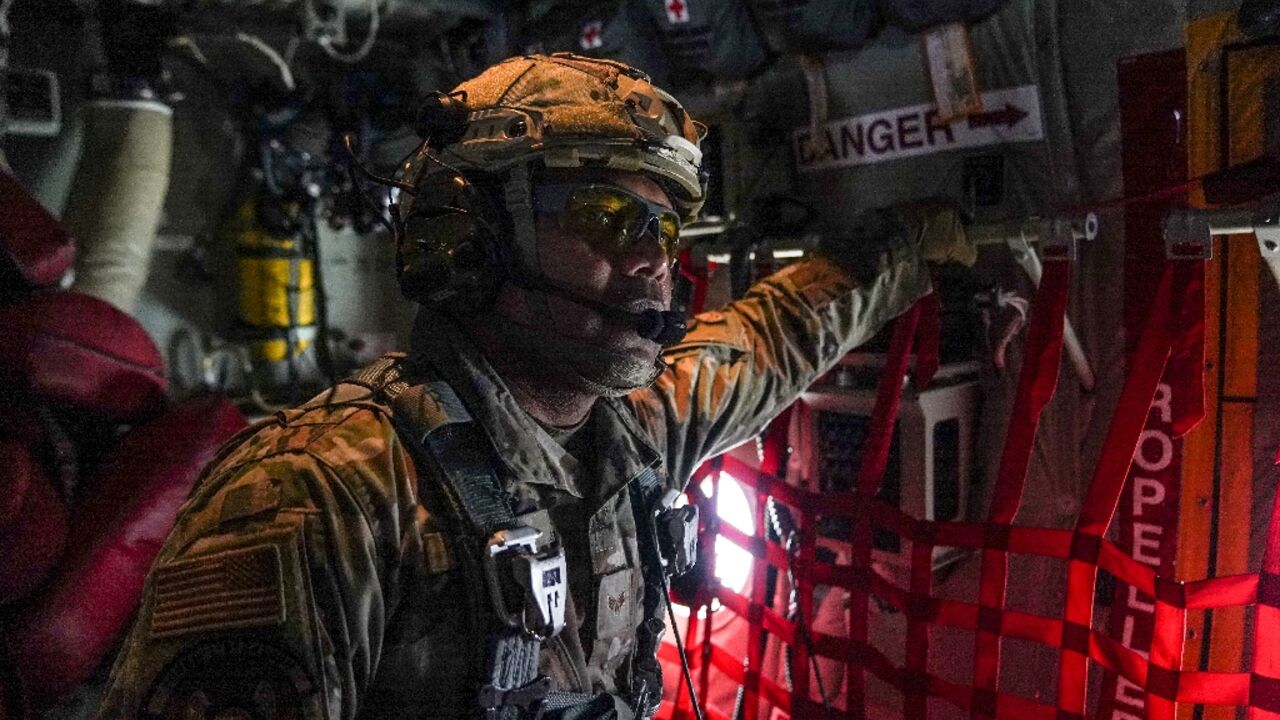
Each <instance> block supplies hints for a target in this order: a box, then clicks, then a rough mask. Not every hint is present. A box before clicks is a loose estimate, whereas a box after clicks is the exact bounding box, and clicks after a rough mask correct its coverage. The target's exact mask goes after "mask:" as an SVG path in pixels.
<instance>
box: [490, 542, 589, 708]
mask: <svg viewBox="0 0 1280 720" xmlns="http://www.w3.org/2000/svg"><path fill="white" fill-rule="evenodd" d="M540 537H542V531H541V530H537V529H535V528H531V527H526V526H518V527H513V528H509V529H506V530H499V531H498V532H496V533H494V534H493V536H492V537H490V538H489V542H488V543H487V544H486V546H485V550H486V552H485V553H484V566H485V577H486V579H487V580H488V586H489V597H490V599H491V600H492V601H493V610H494V612H495V613H496V614H497V616H498V618H499V619H501V620H502V622H504V623H505V624H506V625H507V626H509V627H512V628H516V629H519V630H522V631H524V632H525V633H526V634H528V635H530V636H532V637H535V638H537V639H538V640H546V639H547V638H550V637H553V636H555V635H556V634H557V633H559V632H560V630H561V629H563V628H564V604H565V596H566V594H567V588H568V580H569V578H568V570H567V569H566V566H565V561H564V550H563V549H562V548H561V547H560V544H559V543H556V544H554V545H552V546H550V547H548V548H547V549H545V550H543V551H542V552H538V538H540ZM504 580H505V581H504ZM511 580H514V583H513V582H511ZM510 692H515V691H510Z"/></svg>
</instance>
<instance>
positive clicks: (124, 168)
mask: <svg viewBox="0 0 1280 720" xmlns="http://www.w3.org/2000/svg"><path fill="white" fill-rule="evenodd" d="M81 113H82V114H83V117H84V145H83V149H82V151H81V155H80V163H79V165H78V166H77V167H76V172H75V176H74V178H73V179H72V181H71V190H70V193H69V194H68V197H67V207H66V211H65V212H64V213H63V221H64V223H65V224H66V226H67V230H68V231H69V232H70V233H71V235H72V236H73V237H75V238H76V239H77V241H78V248H77V250H78V251H77V253H76V268H75V282H74V283H73V285H72V289H74V290H79V291H81V292H85V293H88V294H90V295H94V296H96V297H99V298H101V299H103V300H106V301H107V302H110V303H111V304H113V305H115V306H116V307H118V308H120V309H121V310H124V311H125V312H132V311H133V309H134V306H135V305H136V303H137V300H138V296H139V295H140V294H141V293H142V287H143V285H145V284H146V281H147V272H148V270H149V269H150V267H151V251H152V248H153V247H154V245H155V238H156V230H157V228H158V227H159V225H160V213H161V210H162V209H163V207H164V199H165V195H166V194H167V193H168V190H169V163H170V160H171V155H172V152H173V111H172V110H171V109H170V108H169V107H168V106H166V105H164V104H163V103H159V102H147V101H129V102H118V101H98V102H92V103H88V104H86V105H85V106H84V108H83V109H82V110H81Z"/></svg>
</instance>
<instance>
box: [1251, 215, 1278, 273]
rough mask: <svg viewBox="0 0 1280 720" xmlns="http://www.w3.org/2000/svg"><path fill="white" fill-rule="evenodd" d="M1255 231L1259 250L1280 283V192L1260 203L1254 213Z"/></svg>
mask: <svg viewBox="0 0 1280 720" xmlns="http://www.w3.org/2000/svg"><path fill="white" fill-rule="evenodd" d="M1253 232H1254V234H1255V235H1257V236H1258V252H1260V253H1261V254H1262V260H1263V261H1264V262H1266V263H1267V267H1269V268H1271V275H1272V276H1273V277H1274V278H1275V279H1276V283H1278V284H1280V194H1277V195H1271V196H1270V197H1267V198H1264V199H1263V200H1262V202H1260V203H1258V207H1257V209H1256V210H1255V211H1254V213H1253Z"/></svg>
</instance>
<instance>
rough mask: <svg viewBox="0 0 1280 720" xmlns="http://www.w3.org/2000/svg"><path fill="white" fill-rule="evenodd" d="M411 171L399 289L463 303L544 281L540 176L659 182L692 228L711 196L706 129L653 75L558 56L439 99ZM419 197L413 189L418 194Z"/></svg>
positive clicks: (497, 71)
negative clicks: (519, 279)
mask: <svg viewBox="0 0 1280 720" xmlns="http://www.w3.org/2000/svg"><path fill="white" fill-rule="evenodd" d="M428 110H429V112H426V113H424V115H423V116H422V119H421V121H420V123H419V125H420V127H419V132H420V134H421V135H422V136H423V138H424V141H423V143H422V145H421V146H420V147H419V148H418V150H417V151H416V153H415V154H414V156H413V157H412V159H410V160H409V161H408V162H407V163H406V164H405V166H404V167H403V168H402V170H403V174H402V176H401V179H402V181H403V182H402V183H401V186H402V188H404V189H405V190H406V193H405V194H406V195H408V196H409V197H404V196H402V199H401V201H400V203H399V210H400V216H401V228H402V229H401V231H400V233H399V234H400V237H399V238H398V242H399V254H400V280H401V287H402V290H403V291H404V292H405V294H406V295H407V296H409V297H410V298H411V299H414V300H419V301H425V302H428V303H432V304H435V303H438V302H441V301H444V300H449V299H453V298H457V297H460V296H461V297H463V298H465V299H467V300H468V302H467V303H466V304H468V305H470V304H474V303H480V302H483V301H484V298H486V297H489V296H491V295H492V291H493V290H494V289H495V287H496V285H497V284H498V283H500V282H501V280H502V279H503V278H504V277H506V278H508V279H511V278H513V274H514V275H518V274H521V273H524V274H532V275H533V276H534V277H536V276H539V275H541V270H540V268H539V267H538V261H537V252H536V236H535V232H534V217H533V209H532V199H531V193H532V179H533V174H534V172H535V171H537V170H538V169H539V168H540V167H541V168H549V169H556V168H609V169H617V170H626V171H632V172H640V173H644V174H646V175H648V176H649V177H651V178H653V179H654V180H656V181H658V182H659V183H660V184H661V185H662V186H663V189H664V190H666V192H667V195H668V196H669V197H670V199H671V202H672V204H673V207H674V208H675V209H676V210H677V211H678V212H679V213H680V215H681V217H682V218H683V220H684V221H685V222H689V221H691V220H693V219H694V218H695V217H696V216H697V213H698V210H699V209H700V208H701V206H702V202H703V199H704V198H705V196H706V183H707V178H706V174H705V173H703V171H702V167H701V164H702V151H701V150H700V149H699V143H700V142H701V140H702V138H703V136H704V135H705V134H706V128H705V127H704V126H703V125H702V124H701V123H698V122H695V121H694V120H693V119H691V118H690V117H689V115H688V114H687V113H686V112H685V110H684V108H683V107H682V106H681V105H680V103H679V102H677V101H676V99H675V98H673V97H672V96H671V95H669V94H667V93H666V92H664V91H663V90H661V89H659V88H657V87H654V86H653V85H652V84H651V83H650V82H649V78H648V76H647V75H645V74H644V73H643V72H641V71H639V70H636V69H635V68H632V67H630V66H628V65H625V64H623V63H620V62H616V61H612V60H603V59H594V58H587V57H581V56H578V55H573V54H570V53H556V54H554V55H550V56H545V55H526V56H522V57H515V58H511V59H509V60H506V61H503V62H501V63H499V64H497V65H494V66H493V67H491V68H489V69H488V70H486V71H485V72H483V73H481V74H480V75H478V76H477V77H475V78H473V79H471V80H468V81H466V82H464V83H462V84H461V85H459V86H458V87H457V88H455V89H454V90H453V91H452V92H451V93H449V94H448V95H447V96H437V97H436V99H435V103H434V104H432V105H431V106H430V107H429V108H428ZM410 188H411V190H410Z"/></svg>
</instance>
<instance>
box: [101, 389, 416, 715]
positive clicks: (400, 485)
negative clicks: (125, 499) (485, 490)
mask: <svg viewBox="0 0 1280 720" xmlns="http://www.w3.org/2000/svg"><path fill="white" fill-rule="evenodd" d="M413 477H414V475H413V468H412V467H411V461H410V460H409V459H408V456H407V455H406V453H405V452H404V450H403V448H402V447H400V446H399V443H398V442H397V439H396V435H395V432H394V431H393V429H392V427H391V425H390V422H389V420H388V419H387V418H386V416H385V415H382V414H380V413H377V412H373V411H370V410H369V409H367V408H362V407H358V406H350V405H347V406H336V407H323V406H322V407H316V408H312V409H309V410H308V409H301V410H294V411H288V412H286V413H281V414H280V415H278V416H277V418H276V419H274V420H271V421H267V422H265V423H262V424H259V425H257V426H255V427H254V428H251V429H250V430H247V431H246V433H245V435H243V436H242V437H241V438H239V439H238V441H237V442H236V444H234V445H233V446H231V447H230V449H228V450H224V454H223V456H222V457H221V459H220V460H219V461H218V462H216V463H215V464H214V465H212V466H211V469H210V470H209V471H208V472H207V475H206V477H205V478H204V479H203V481H202V482H201V484H200V485H199V486H198V488H197V490H196V492H195V493H193V495H192V497H191V498H190V499H189V500H188V501H187V503H186V504H185V505H184V506H183V508H182V509H181V511H180V514H179V517H178V520H177V523H176V525H175V527H174V529H173V532H172V533H171V534H170V535H169V537H168V539H167V540H166V542H165V545H164V547H163V549H162V550H161V552H160V555H159V557H158V558H157V561H156V563H155V565H154V566H153V569H152V572H151V575H150V576H149V578H148V580H147V587H146V590H145V592H144V596H143V602H142V607H141V610H140V612H139V614H138V617H137V619H136V620H135V623H134V626H133V628H132V629H131V631H130V635H129V637H128V640H127V641H126V643H125V645H124V647H123V649H122V650H121V653H120V655H119V657H118V659H117V661H116V665H115V667H114V669H113V671H112V677H111V681H110V686H109V689H108V693H107V696H106V698H105V700H104V704H103V706H102V708H101V710H100V713H99V717H101V718H121V717H124V718H134V717H140V716H142V717H161V718H166V717H175V718H176V717H206V716H207V717H214V716H219V717H223V716H225V717H230V716H231V715H222V714H219V713H223V712H225V711H228V710H230V709H231V708H238V709H239V710H241V711H242V712H248V713H249V714H250V715H253V716H254V717H305V718H322V717H323V718H351V717H354V716H355V715H356V713H357V711H358V708H357V704H358V703H357V698H360V697H362V696H363V694H364V691H365V690H366V688H367V686H368V684H369V683H370V682H371V679H372V678H371V675H372V674H373V673H374V671H375V669H376V668H377V667H378V662H379V658H380V655H381V654H382V653H383V650H384V649H383V648H382V647H381V645H382V642H383V640H382V639H383V637H384V626H385V624H386V622H387V618H386V615H387V613H388V612H389V609H391V608H394V607H395V606H396V603H397V598H398V596H399V594H400V590H399V588H400V587H401V586H402V585H403V583H404V579H403V577H402V573H401V572H400V566H401V565H402V558H403V556H405V555H406V554H409V553H413V552H415V548H416V549H417V550H418V551H420V550H421V548H420V545H421V541H420V537H421V535H420V531H421V527H420V525H421V524H422V518H419V517H417V511H416V507H417V502H416V499H415V497H414V485H413V483H412V480H411V479H412V478H413ZM236 716H237V717H238V716H239V715H236Z"/></svg>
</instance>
